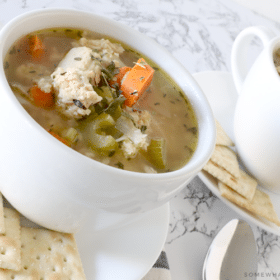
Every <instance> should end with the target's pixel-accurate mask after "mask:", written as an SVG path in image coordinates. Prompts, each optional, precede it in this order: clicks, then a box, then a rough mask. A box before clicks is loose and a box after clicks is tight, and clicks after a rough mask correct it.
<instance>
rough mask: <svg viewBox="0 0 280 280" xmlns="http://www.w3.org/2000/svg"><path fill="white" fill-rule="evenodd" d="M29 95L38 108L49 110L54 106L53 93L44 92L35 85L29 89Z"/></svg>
mask: <svg viewBox="0 0 280 280" xmlns="http://www.w3.org/2000/svg"><path fill="white" fill-rule="evenodd" d="M29 94H30V96H31V98H32V100H33V102H34V104H35V105H36V106H38V107H42V108H51V107H53V106H54V95H53V92H44V91H42V90H41V89H40V88H39V87H38V86H37V85H34V86H32V87H31V88H30V90H29Z"/></svg>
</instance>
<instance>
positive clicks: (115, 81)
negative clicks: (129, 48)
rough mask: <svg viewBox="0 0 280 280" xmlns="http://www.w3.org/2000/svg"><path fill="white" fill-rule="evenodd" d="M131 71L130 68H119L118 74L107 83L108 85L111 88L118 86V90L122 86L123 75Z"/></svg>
mask: <svg viewBox="0 0 280 280" xmlns="http://www.w3.org/2000/svg"><path fill="white" fill-rule="evenodd" d="M130 70H131V67H128V66H124V67H121V68H119V73H118V74H116V75H115V76H114V77H113V79H112V80H111V81H110V82H109V85H110V86H111V87H112V86H114V84H118V86H119V88H120V87H121V84H122V79H123V78H124V76H125V74H126V73H127V72H129V71H130Z"/></svg>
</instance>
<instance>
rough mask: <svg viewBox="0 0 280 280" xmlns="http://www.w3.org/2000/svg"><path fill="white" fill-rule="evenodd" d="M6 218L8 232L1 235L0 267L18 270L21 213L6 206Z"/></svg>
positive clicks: (19, 263) (19, 262)
mask: <svg viewBox="0 0 280 280" xmlns="http://www.w3.org/2000/svg"><path fill="white" fill-rule="evenodd" d="M4 220H5V228H6V232H5V233H4V234H1V235H0V268H4V269H12V270H16V271H18V270H20V269H21V254H20V251H21V242H20V216H19V213H18V212H17V211H16V210H14V209H11V208H7V207H4ZM0 279H1V278H0ZM2 279H3V278H2Z"/></svg>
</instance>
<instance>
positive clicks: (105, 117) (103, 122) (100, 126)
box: [86, 113, 118, 156]
mask: <svg viewBox="0 0 280 280" xmlns="http://www.w3.org/2000/svg"><path fill="white" fill-rule="evenodd" d="M114 125H115V121H114V119H113V117H112V116H110V115H109V114H106V113H101V114H100V115H99V116H98V117H96V118H95V119H94V120H93V121H92V122H91V123H90V124H89V125H88V128H87V129H86V138H87V139H88V144H89V146H90V147H91V148H92V149H93V150H94V151H96V152H97V153H99V154H102V155H106V156H110V155H112V154H113V153H114V152H115V151H116V150H117V148H118V143H117V141H116V140H115V138H114V137H113V136H112V135H108V134H107V131H108V130H109V129H110V128H114Z"/></svg>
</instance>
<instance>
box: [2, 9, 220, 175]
mask: <svg viewBox="0 0 280 280" xmlns="http://www.w3.org/2000/svg"><path fill="white" fill-rule="evenodd" d="M49 13H52V14H53V13H56V14H61V13H64V14H66V13H72V14H73V13H75V14H77V15H78V14H79V15H85V16H91V17H95V18H96V19H98V20H100V21H105V22H107V23H109V24H111V25H113V26H114V27H115V28H117V29H121V30H123V31H124V32H126V33H130V34H131V35H133V36H134V37H135V36H137V38H138V37H139V38H140V39H141V40H144V41H145V42H147V43H148V44H149V45H150V46H152V47H154V48H156V49H158V50H159V51H160V52H161V53H163V54H165V55H166V56H168V58H169V59H171V60H172V63H175V64H177V66H178V68H179V70H178V73H180V76H181V77H185V78H187V83H188V86H189V87H190V88H191V89H192V91H193V93H192V96H193V100H194V99H195V100H196V101H195V103H196V106H195V107H194V103H193V102H191V103H192V106H193V109H194V111H195V115H196V117H197V119H198V126H199V131H200V130H202V129H203V130H204V131H205V130H207V131H208V134H207V137H206V138H207V139H205V140H202V139H200V138H201V137H200V136H198V144H197V145H200V149H203V150H202V151H201V152H200V154H198V153H197V149H198V146H197V148H196V151H195V153H194V155H193V156H192V157H191V159H190V160H189V161H188V162H187V163H186V164H185V165H184V166H183V167H181V168H180V169H177V170H174V171H171V172H164V173H156V174H154V173H141V172H135V171H128V170H122V169H119V168H116V167H112V166H109V165H106V164H104V163H101V162H99V161H97V160H94V159H92V158H89V157H87V156H85V155H83V154H81V153H79V152H77V151H75V150H74V149H72V148H70V147H67V146H66V145H64V144H63V143H61V142H60V141H58V140H57V139H55V138H54V137H53V136H51V135H50V134H49V133H47V131H46V130H45V129H44V128H43V127H42V126H41V125H40V124H39V123H37V122H36V121H35V120H34V119H33V118H32V117H31V116H30V115H29V114H28V112H27V111H26V110H25V109H24V108H23V107H22V105H21V104H20V102H19V101H18V100H17V98H16V97H15V95H14V94H13V92H12V90H11V88H10V86H9V84H8V82H7V80H6V76H5V71H4V65H3V58H4V56H5V55H6V53H5V54H4V53H3V45H4V43H5V40H3V38H4V39H6V38H7V37H8V36H9V33H10V29H11V28H14V27H16V26H18V25H19V24H20V22H21V21H22V20H28V18H30V17H31V16H42V15H47V14H49ZM77 25H78V24H77ZM53 27H54V25H53ZM46 28H48V27H46ZM40 29H41V28H40ZM34 30H36V28H34ZM92 30H95V29H94V28H93V29H92ZM28 33H29V32H27V33H25V32H23V33H22V36H24V34H28ZM116 40H118V41H119V42H120V43H121V42H122V41H121V40H119V39H118V38H116ZM125 44H127V45H130V44H129V43H126V42H125ZM9 47H10V46H9ZM134 49H135V48H134ZM0 51H1V52H2V54H0V63H1V64H2V65H1V67H0V83H1V84H2V87H4V89H5V94H6V96H7V97H8V98H9V100H10V101H11V102H12V103H13V105H14V106H15V108H17V109H18V110H19V112H20V113H21V115H22V116H24V118H25V119H26V120H27V121H28V123H29V124H30V125H32V127H33V128H34V129H36V130H37V132H38V133H40V134H42V137H47V138H48V139H49V141H52V143H51V142H50V145H59V146H57V147H59V149H66V150H64V151H65V152H67V153H70V154H71V156H73V157H80V158H81V159H82V157H83V159H82V160H84V161H85V163H86V164H91V165H93V166H96V167H98V168H99V169H100V170H102V171H105V172H109V173H110V172H113V173H115V174H119V175H120V176H129V177H130V176H133V177H139V178H147V179H155V178H156V179H160V180H165V179H169V178H173V177H178V176H179V177H180V176H185V173H188V174H193V175H196V174H197V173H198V172H199V171H200V170H201V169H202V167H203V164H205V163H206V162H207V161H208V160H209V158H210V156H211V154H212V151H213V149H214V146H215V140H216V129H215V122H214V116H213V112H212V110H211V108H210V105H209V102H208V100H207V98H206V96H205V95H204V93H203V92H202V90H201V88H200V87H199V85H198V84H197V82H196V81H195V80H194V78H193V77H192V76H191V74H190V73H189V72H188V71H187V69H186V68H185V67H184V66H183V65H182V64H181V63H180V62H179V61H178V60H177V59H176V58H175V57H174V56H172V54H171V53H169V52H168V51H167V50H166V49H165V48H164V47H163V46H161V45H160V44H158V43H157V42H156V41H154V40H153V39H152V38H150V37H148V36H146V35H145V34H143V33H141V32H139V31H137V30H135V29H133V28H132V27H130V26H127V25H125V24H123V23H121V22H118V21H115V20H112V19H111V18H107V17H105V16H101V15H98V14H95V13H92V12H86V11H82V10H77V9H72V8H71V9H70V8H45V9H35V10H32V11H28V12H25V13H23V14H20V15H19V16H17V17H15V18H14V19H12V20H11V21H9V22H8V23H6V24H5V25H4V26H3V28H2V29H1V31H0ZM140 52H141V51H140ZM145 55H146V54H145ZM147 56H148V57H149V58H150V59H151V60H152V61H153V58H152V57H150V56H149V55H147ZM156 64H158V63H157V62H156ZM164 71H166V72H167V74H168V75H170V73H168V71H167V69H164ZM176 83H177V82H176ZM179 87H180V88H181V89H182V86H181V85H179ZM182 91H183V93H184V94H185V95H186V97H187V98H188V100H189V101H191V100H190V99H189V95H188V92H185V90H184V89H182ZM198 104H200V105H198ZM197 106H203V110H204V112H203V114H202V112H201V110H202V109H200V111H199V110H198V109H197ZM199 122H201V123H199ZM206 126H207V127H206ZM43 134H44V135H43ZM47 138H46V139H47ZM202 141H203V143H201V142H202ZM201 145H204V146H203V147H201ZM203 151H204V154H202V152H203Z"/></svg>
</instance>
